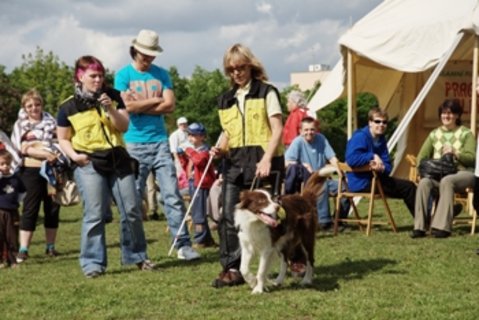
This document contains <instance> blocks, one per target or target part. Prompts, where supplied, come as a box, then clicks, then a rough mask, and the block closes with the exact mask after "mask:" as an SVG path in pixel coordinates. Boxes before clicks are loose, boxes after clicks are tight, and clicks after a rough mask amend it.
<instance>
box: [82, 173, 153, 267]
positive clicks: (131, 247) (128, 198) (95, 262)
mask: <svg viewBox="0 0 479 320" xmlns="http://www.w3.org/2000/svg"><path fill="white" fill-rule="evenodd" d="M74 174H75V181H76V182H77V185H78V189H79V191H80V194H81V197H82V202H83V224H82V233H81V249H80V265H81V268H82V270H83V272H84V273H85V274H88V273H90V272H93V271H98V272H104V271H105V269H106V267H107V254H106V244H105V222H104V214H105V212H107V210H108V207H109V206H110V204H111V196H113V198H114V199H115V202H116V205H117V207H118V211H119V212H120V245H121V257H122V263H123V264H134V263H139V262H142V261H144V260H146V259H147V258H148V257H147V254H146V239H145V232H144V230H143V222H142V220H141V210H140V207H139V202H138V200H137V198H136V194H135V177H134V176H133V175H128V176H126V177H124V178H123V179H120V178H119V177H117V176H116V175H115V174H111V175H110V176H102V175H100V174H99V173H97V172H96V171H95V169H93V165H92V164H91V163H89V164H88V165H86V166H83V167H77V168H76V169H75V172H74Z"/></svg>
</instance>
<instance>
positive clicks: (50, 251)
mask: <svg viewBox="0 0 479 320" xmlns="http://www.w3.org/2000/svg"><path fill="white" fill-rule="evenodd" d="M45 254H46V255H47V256H48V257H50V258H55V257H58V256H59V255H60V253H59V252H58V251H57V250H55V248H49V249H45Z"/></svg>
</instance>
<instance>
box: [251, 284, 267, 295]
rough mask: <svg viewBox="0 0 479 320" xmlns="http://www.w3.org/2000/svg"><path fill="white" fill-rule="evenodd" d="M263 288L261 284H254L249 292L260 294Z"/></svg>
mask: <svg viewBox="0 0 479 320" xmlns="http://www.w3.org/2000/svg"><path fill="white" fill-rule="evenodd" d="M264 289H265V288H263V287H262V286H256V287H254V289H253V291H251V294H260V293H263V292H264Z"/></svg>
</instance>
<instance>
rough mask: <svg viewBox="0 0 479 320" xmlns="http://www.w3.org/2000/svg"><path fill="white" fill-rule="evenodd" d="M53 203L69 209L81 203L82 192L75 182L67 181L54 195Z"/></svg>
mask: <svg viewBox="0 0 479 320" xmlns="http://www.w3.org/2000/svg"><path fill="white" fill-rule="evenodd" d="M53 201H55V202H56V203H58V204H59V205H61V206H64V207H68V206H74V205H77V204H79V203H80V192H78V187H77V184H76V183H75V181H74V180H66V181H65V182H64V183H63V184H62V187H61V188H59V189H57V191H56V193H55V194H54V195H53Z"/></svg>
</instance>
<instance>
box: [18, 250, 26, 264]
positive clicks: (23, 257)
mask: <svg viewBox="0 0 479 320" xmlns="http://www.w3.org/2000/svg"><path fill="white" fill-rule="evenodd" d="M27 259H28V252H23V251H22V252H19V253H18V254H17V258H16V260H17V263H22V262H24V261H25V260H27Z"/></svg>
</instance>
